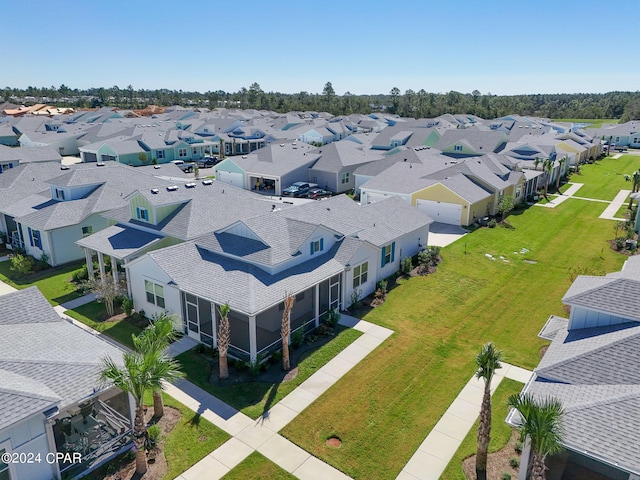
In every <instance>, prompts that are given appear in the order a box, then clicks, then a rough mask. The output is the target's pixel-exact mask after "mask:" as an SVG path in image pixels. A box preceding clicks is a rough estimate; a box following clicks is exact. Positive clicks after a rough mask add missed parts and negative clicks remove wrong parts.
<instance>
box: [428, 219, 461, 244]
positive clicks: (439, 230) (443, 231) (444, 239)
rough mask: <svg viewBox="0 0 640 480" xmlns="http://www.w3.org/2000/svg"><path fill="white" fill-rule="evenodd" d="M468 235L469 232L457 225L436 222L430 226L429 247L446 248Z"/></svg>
mask: <svg viewBox="0 0 640 480" xmlns="http://www.w3.org/2000/svg"><path fill="white" fill-rule="evenodd" d="M467 233H469V232H467V231H466V230H465V229H464V228H462V227H459V226H457V225H449V224H448V223H438V222H434V223H432V224H431V225H430V226H429V245H436V246H438V247H446V246H447V245H449V244H450V243H453V242H455V241H456V240H458V239H459V238H461V237H463V236H465V235H466V234H467Z"/></svg>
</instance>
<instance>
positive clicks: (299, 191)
mask: <svg viewBox="0 0 640 480" xmlns="http://www.w3.org/2000/svg"><path fill="white" fill-rule="evenodd" d="M317 186H318V184H317V183H309V182H295V183H292V184H291V185H289V186H288V187H287V188H285V189H284V190H283V191H282V195H283V196H285V197H304V196H305V195H306V194H307V192H308V191H309V189H310V188H313V187H317Z"/></svg>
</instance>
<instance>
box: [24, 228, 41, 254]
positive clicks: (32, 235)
mask: <svg viewBox="0 0 640 480" xmlns="http://www.w3.org/2000/svg"><path fill="white" fill-rule="evenodd" d="M27 230H28V231H29V243H30V244H31V246H32V247H38V248H39V249H40V250H42V241H41V240H40V230H31V227H27Z"/></svg>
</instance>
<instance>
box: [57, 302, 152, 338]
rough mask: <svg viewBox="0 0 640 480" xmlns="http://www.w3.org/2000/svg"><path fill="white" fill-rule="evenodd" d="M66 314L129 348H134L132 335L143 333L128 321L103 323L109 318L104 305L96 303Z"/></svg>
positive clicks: (68, 311)
mask: <svg viewBox="0 0 640 480" xmlns="http://www.w3.org/2000/svg"><path fill="white" fill-rule="evenodd" d="M66 314H67V315H69V316H70V317H73V318H75V319H76V320H78V321H80V322H82V323H84V324H85V325H88V326H89V327H91V328H93V329H94V330H97V331H98V332H100V333H102V334H104V335H106V336H108V337H110V338H112V339H114V340H116V341H117V342H119V343H121V344H122V345H126V346H127V347H129V348H133V341H132V340H131V335H132V334H136V335H137V334H139V333H140V332H141V331H142V330H141V329H140V328H138V327H137V326H135V325H133V324H132V323H130V322H128V321H126V320H118V321H115V322H107V321H102V320H101V319H102V318H105V317H106V316H107V312H106V310H105V308H104V304H102V303H98V302H95V301H94V302H91V303H87V304H86V305H82V306H80V307H77V308H74V309H73V310H67V311H66Z"/></svg>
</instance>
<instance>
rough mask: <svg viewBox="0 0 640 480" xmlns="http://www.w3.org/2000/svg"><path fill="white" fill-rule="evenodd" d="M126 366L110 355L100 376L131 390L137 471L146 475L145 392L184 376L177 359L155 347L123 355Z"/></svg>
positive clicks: (122, 388)
mask: <svg viewBox="0 0 640 480" xmlns="http://www.w3.org/2000/svg"><path fill="white" fill-rule="evenodd" d="M123 360H124V366H122V367H121V366H119V365H118V364H116V363H115V362H114V361H113V360H112V359H111V358H109V357H107V358H104V359H102V363H103V368H102V371H101V372H100V379H101V381H103V382H106V383H112V384H113V385H115V386H116V387H118V388H119V389H120V390H122V391H123V392H126V393H130V394H131V395H132V396H133V398H134V400H135V402H136V415H135V421H134V425H133V440H134V444H135V448H136V473H137V474H138V475H144V474H145V472H146V471H147V456H146V452H145V448H144V445H145V439H146V435H147V426H146V424H145V421H144V404H143V400H144V394H145V393H146V392H148V391H149V390H159V389H161V388H162V382H164V381H173V380H175V379H176V378H178V377H179V376H181V372H180V366H179V365H178V363H177V362H176V361H175V360H172V359H170V358H168V357H167V356H166V355H164V354H163V353H161V352H159V351H157V350H153V351H150V352H147V353H140V352H133V353H128V352H127V353H124V354H123Z"/></svg>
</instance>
